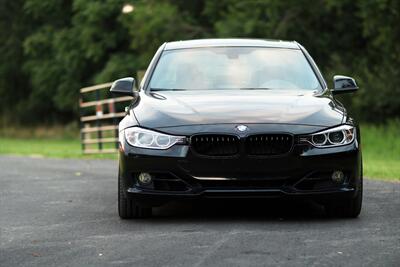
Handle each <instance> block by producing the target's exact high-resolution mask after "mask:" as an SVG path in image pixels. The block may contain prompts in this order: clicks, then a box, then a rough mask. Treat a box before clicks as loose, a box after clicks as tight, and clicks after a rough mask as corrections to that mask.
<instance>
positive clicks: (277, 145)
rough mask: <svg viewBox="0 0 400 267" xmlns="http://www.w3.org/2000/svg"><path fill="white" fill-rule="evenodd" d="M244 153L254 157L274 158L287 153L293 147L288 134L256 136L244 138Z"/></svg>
mask: <svg viewBox="0 0 400 267" xmlns="http://www.w3.org/2000/svg"><path fill="white" fill-rule="evenodd" d="M245 146H246V153H247V154H248V155H254V156H275V155H282V154H285V153H288V152H289V151H290V150H291V149H292V146H293V136H292V135H290V134H257V135H251V136H249V137H247V138H246V142H245Z"/></svg>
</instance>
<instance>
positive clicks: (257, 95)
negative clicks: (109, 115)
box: [133, 90, 344, 128]
mask: <svg viewBox="0 0 400 267" xmlns="http://www.w3.org/2000/svg"><path fill="white" fill-rule="evenodd" d="M133 112H134V114H135V117H136V119H137V120H138V123H139V124H140V125H141V126H143V127H148V128H163V127H172V126H185V125H199V124H222V123H235V124H240V123H243V124H244V123H247V124H251V123H279V124H301V125H315V126H333V125H337V124H340V123H341V122H342V121H343V117H344V112H343V108H342V106H340V105H338V104H337V103H336V102H335V101H333V99H332V98H330V97H329V96H317V95H315V94H314V93H313V92H308V91H281V90H221V91H205V90H199V91H164V92H160V91H159V92H156V93H152V94H149V95H148V94H145V93H143V92H141V93H140V99H139V100H138V101H137V103H136V105H135V107H134V108H133Z"/></svg>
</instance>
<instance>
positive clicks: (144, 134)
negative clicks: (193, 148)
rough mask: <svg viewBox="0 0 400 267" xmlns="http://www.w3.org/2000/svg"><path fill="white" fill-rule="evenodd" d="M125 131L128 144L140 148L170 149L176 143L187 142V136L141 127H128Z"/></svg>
mask: <svg viewBox="0 0 400 267" xmlns="http://www.w3.org/2000/svg"><path fill="white" fill-rule="evenodd" d="M124 132H125V139H126V141H127V142H128V144H130V145H131V146H135V147H140V148H150V149H168V148H170V147H172V146H173V145H175V144H184V143H186V137H185V136H174V135H168V134H164V133H159V132H155V131H151V130H147V129H143V128H140V127H131V128H127V129H125V130H124Z"/></svg>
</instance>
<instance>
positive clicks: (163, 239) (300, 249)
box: [0, 156, 400, 267]
mask: <svg viewBox="0 0 400 267" xmlns="http://www.w3.org/2000/svg"><path fill="white" fill-rule="evenodd" d="M116 173H117V162H116V161H113V160H78V159H76V160H73V159H42V158H28V157H11V156H1V157H0V266H1V267H3V266H4V267H8V266H58V267H61V266H230V267H232V266H280V265H282V266H400V183H394V182H382V181H374V180H370V179H366V180H365V183H364V186H365V187H364V188H365V191H364V206H363V210H362V213H361V216H360V217H359V218H358V219H332V218H329V217H327V216H326V215H325V213H324V210H323V208H322V207H321V206H319V205H317V204H315V203H312V202H303V201H296V202H288V201H285V202H280V201H272V200H266V201H248V202H238V201H198V202H184V203H183V202H180V203H171V204H168V205H166V206H164V207H161V208H157V209H155V211H154V216H153V217H152V218H148V219H141V220H120V219H119V217H118V214H117V208H116V206H117V178H116Z"/></svg>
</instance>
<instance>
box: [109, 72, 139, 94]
mask: <svg viewBox="0 0 400 267" xmlns="http://www.w3.org/2000/svg"><path fill="white" fill-rule="evenodd" d="M134 88H135V79H134V78H132V77H127V78H122V79H118V80H116V81H115V82H113V84H112V85H111V89H110V92H111V93H113V94H116V95H128V96H133V97H136V95H137V92H136V91H135V89H134Z"/></svg>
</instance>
